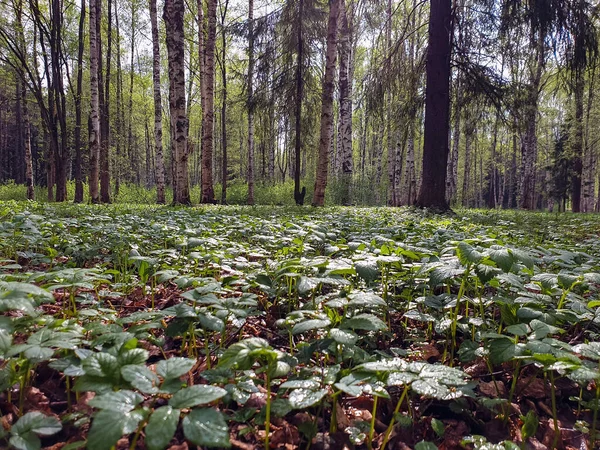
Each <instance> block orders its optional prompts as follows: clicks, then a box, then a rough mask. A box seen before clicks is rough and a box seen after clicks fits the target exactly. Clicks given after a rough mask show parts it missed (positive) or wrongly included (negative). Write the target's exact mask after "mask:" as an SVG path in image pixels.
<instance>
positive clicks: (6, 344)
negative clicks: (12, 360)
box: [0, 330, 13, 357]
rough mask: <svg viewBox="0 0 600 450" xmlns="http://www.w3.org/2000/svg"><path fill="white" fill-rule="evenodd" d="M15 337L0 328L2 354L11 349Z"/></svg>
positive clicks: (0, 350)
mask: <svg viewBox="0 0 600 450" xmlns="http://www.w3.org/2000/svg"><path fill="white" fill-rule="evenodd" d="M12 340H13V337H12V335H11V334H9V333H8V332H6V331H4V330H0V355H1V356H3V357H4V356H6V353H7V352H8V351H9V350H10V347H11V345H12Z"/></svg>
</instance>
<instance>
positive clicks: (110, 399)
mask: <svg viewBox="0 0 600 450" xmlns="http://www.w3.org/2000/svg"><path fill="white" fill-rule="evenodd" d="M142 400H144V397H142V396H141V395H140V394H138V393H137V392H133V391H128V390H125V389H123V390H120V391H116V392H108V393H106V394H102V395H97V396H95V397H94V398H92V399H91V400H89V401H88V405H90V406H93V407H94V408H98V409H103V410H108V411H117V412H124V413H125V412H129V411H131V410H133V409H134V408H135V407H136V406H137V405H138V404H140V403H141V402H142Z"/></svg>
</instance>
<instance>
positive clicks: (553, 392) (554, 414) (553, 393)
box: [550, 371, 597, 448]
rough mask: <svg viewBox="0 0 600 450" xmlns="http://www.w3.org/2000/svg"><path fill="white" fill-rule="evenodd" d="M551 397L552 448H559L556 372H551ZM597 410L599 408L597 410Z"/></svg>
mask: <svg viewBox="0 0 600 450" xmlns="http://www.w3.org/2000/svg"><path fill="white" fill-rule="evenodd" d="M550 396H551V401H552V420H553V422H554V440H553V441H552V448H557V447H556V446H557V445H558V439H559V438H560V428H558V417H557V415H558V414H557V411H556V388H555V386H554V372H552V371H550ZM596 410H597V408H596Z"/></svg>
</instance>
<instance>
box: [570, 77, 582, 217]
mask: <svg viewBox="0 0 600 450" xmlns="http://www.w3.org/2000/svg"><path fill="white" fill-rule="evenodd" d="M573 91H574V92H573V94H574V95H573V97H574V100H575V123H574V133H573V134H574V136H573V141H572V153H573V177H572V179H571V181H572V183H571V210H572V211H573V212H574V213H577V212H581V203H582V202H581V177H582V174H583V160H582V157H583V93H584V72H583V71H582V70H577V71H576V74H575V86H574V90H573Z"/></svg>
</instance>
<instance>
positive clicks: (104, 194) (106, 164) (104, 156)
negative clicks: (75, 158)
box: [98, 0, 112, 203]
mask: <svg viewBox="0 0 600 450" xmlns="http://www.w3.org/2000/svg"><path fill="white" fill-rule="evenodd" d="M98 4H100V1H99V2H98ZM107 7H108V11H107V12H108V16H107V29H106V78H105V79H104V85H103V86H102V87H103V88H104V95H103V96H102V105H101V112H100V201H101V202H102V203H110V68H111V67H110V66H111V56H112V0H108V3H107ZM100 51H102V50H100Z"/></svg>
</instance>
